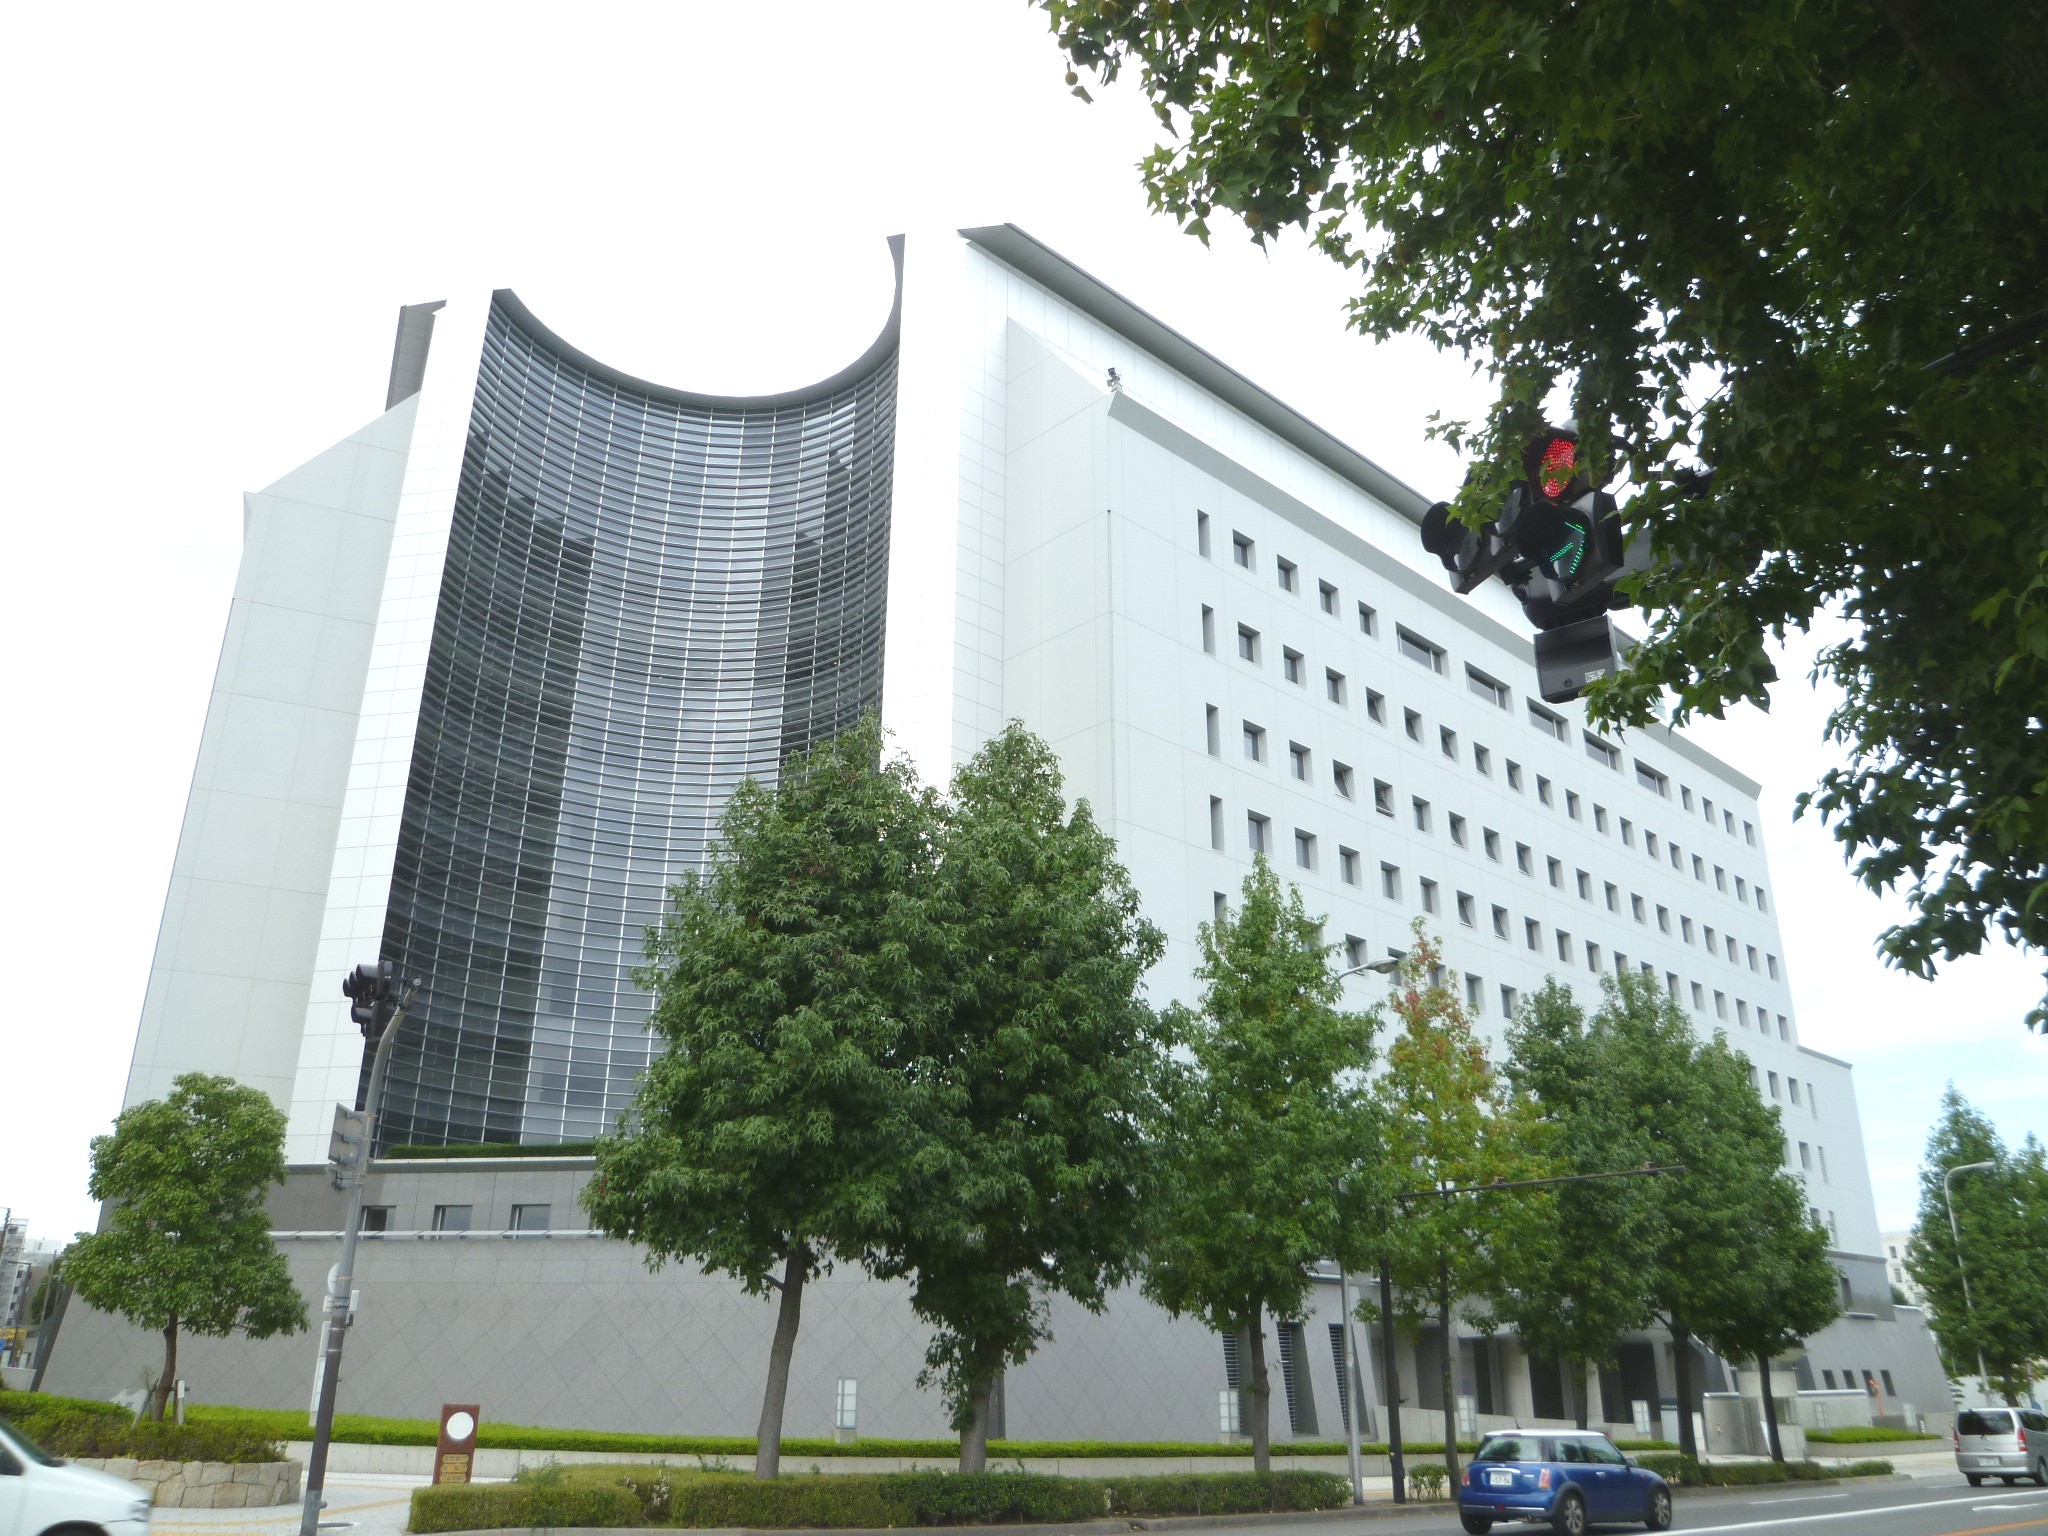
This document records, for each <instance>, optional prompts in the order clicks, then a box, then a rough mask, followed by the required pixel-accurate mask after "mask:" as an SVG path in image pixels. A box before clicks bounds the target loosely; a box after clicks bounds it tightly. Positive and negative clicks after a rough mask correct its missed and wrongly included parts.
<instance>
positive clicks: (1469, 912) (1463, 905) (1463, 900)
mask: <svg viewBox="0 0 2048 1536" xmlns="http://www.w3.org/2000/svg"><path fill="white" fill-rule="evenodd" d="M1458 921H1459V922H1461V923H1463V924H1464V925H1465V926H1466V927H1467V928H1475V927H1477V926H1478V925H1479V915H1478V904H1477V903H1475V902H1474V901H1473V900H1472V893H1471V892H1470V891H1460V892H1458Z"/></svg>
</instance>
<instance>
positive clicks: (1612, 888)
mask: <svg viewBox="0 0 2048 1536" xmlns="http://www.w3.org/2000/svg"><path fill="white" fill-rule="evenodd" d="M1601 891H1602V894H1603V895H1605V896H1606V898H1607V910H1608V911H1610V912H1619V911H1620V910H1621V887H1620V886H1618V885H1616V884H1615V883H1614V882H1613V881H1612V880H1609V881H1608V882H1607V883H1606V884H1605V885H1604V886H1603V887H1602V888H1601Z"/></svg>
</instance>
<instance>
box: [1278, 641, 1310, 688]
mask: <svg viewBox="0 0 2048 1536" xmlns="http://www.w3.org/2000/svg"><path fill="white" fill-rule="evenodd" d="M1280 674H1281V676H1283V677H1285V678H1286V679H1287V681H1288V682H1290V683H1293V684H1294V685H1295V686H1296V687H1297V688H1298V687H1300V686H1301V685H1302V684H1303V683H1304V682H1306V681H1307V680H1308V668H1307V666H1306V665H1304V664H1303V662H1302V657H1301V652H1299V651H1294V650H1289V649H1288V648H1287V647H1285V646H1282V647H1281V648H1280Z"/></svg>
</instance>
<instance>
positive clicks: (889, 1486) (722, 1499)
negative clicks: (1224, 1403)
mask: <svg viewBox="0 0 2048 1536" xmlns="http://www.w3.org/2000/svg"><path fill="white" fill-rule="evenodd" d="M1349 1497H1350V1489H1349V1487H1348V1485H1347V1484H1346V1483H1345V1481H1344V1479H1342V1478H1341V1477H1336V1476H1334V1475H1332V1474H1330V1473H1326V1472H1275V1473H1269V1474H1264V1475H1261V1474H1257V1473H1251V1472H1225V1473H1220V1474H1195V1473H1189V1474H1184V1475H1182V1476H1179V1477H1132V1478H1116V1479H1105V1478H1084V1477H1051V1476H1047V1475H1045V1474H1043V1473H1037V1472H975V1473H958V1472H887V1473H852V1474H847V1475H838V1476H802V1475H798V1476H792V1477H781V1478H776V1479H774V1480H773V1481H770V1482H759V1481H756V1480H755V1479H753V1478H751V1477H742V1476H735V1475H732V1474H721V1473H716V1472H681V1471H671V1469H669V1468H666V1467H660V1468H652V1469H649V1468H638V1467H636V1468H633V1469H632V1470H631V1472H630V1473H627V1472H625V1471H624V1470H623V1469H620V1468H617V1467H609V1468H597V1467H578V1468H572V1469H554V1468H543V1469H536V1473H535V1475H533V1476H531V1477H528V1478H526V1479H524V1480H522V1481H519V1482H515V1483H511V1484H502V1483H500V1484H495V1485H472V1486H469V1487H459V1488H421V1489H417V1490H415V1492H414V1494H413V1516H412V1524H411V1529H412V1530H414V1531H417V1532H434V1531H455V1530H474V1529H480V1528H488V1527H532V1526H545V1525H611V1526H618V1525H639V1524H664V1525H677V1526H698V1527H704V1526H709V1527H734V1526H744V1527H751V1528H755V1529H761V1528H769V1529H781V1530H801V1529H807V1528H818V1527H834V1526H836V1527H842V1528H864V1529H880V1528H884V1527H889V1526H919V1525H1005V1524H1011V1525H1014V1524H1067V1523H1070V1522H1075V1521H1082V1520H1096V1519H1100V1518H1102V1517H1103V1516H1105V1515H1111V1514H1115V1515H1135V1516H1143V1515H1183V1514H1187V1515H1195V1514H1263V1513H1272V1512H1278V1511H1284V1510H1313V1509H1331V1508H1336V1507H1338V1506H1341V1505H1342V1504H1344V1503H1345V1502H1346V1501H1347V1500H1348V1499H1349Z"/></svg>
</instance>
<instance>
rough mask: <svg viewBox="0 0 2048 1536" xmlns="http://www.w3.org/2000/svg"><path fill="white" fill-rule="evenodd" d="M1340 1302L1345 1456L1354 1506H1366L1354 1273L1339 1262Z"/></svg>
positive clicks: (1341, 1386) (1339, 1388) (1338, 1287)
mask: <svg viewBox="0 0 2048 1536" xmlns="http://www.w3.org/2000/svg"><path fill="white" fill-rule="evenodd" d="M1337 1301H1338V1305H1340V1306H1342V1307H1343V1308H1344V1379H1343V1380H1342V1381H1340V1382H1338V1383H1337V1390H1338V1391H1339V1392H1342V1393H1343V1394H1344V1454H1345V1456H1346V1457H1347V1458H1348V1459H1349V1461H1350V1464H1351V1502H1352V1503H1354V1504H1363V1503H1364V1502H1365V1466H1364V1463H1362V1462H1361V1461H1360V1460H1359V1456H1358V1415H1359V1414H1360V1413H1361V1412H1362V1411H1363V1410H1364V1408H1365V1404H1364V1403H1363V1402H1362V1401H1361V1400H1360V1394H1359V1393H1358V1391H1357V1390H1356V1383H1357V1381H1358V1340H1357V1337H1356V1336H1355V1335H1354V1334H1353V1333H1352V1331H1351V1271H1350V1270H1349V1269H1347V1268H1346V1267H1345V1266H1344V1264H1343V1262H1342V1261H1341V1260H1340V1261H1339V1262H1338V1265H1337Z"/></svg>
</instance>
